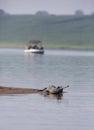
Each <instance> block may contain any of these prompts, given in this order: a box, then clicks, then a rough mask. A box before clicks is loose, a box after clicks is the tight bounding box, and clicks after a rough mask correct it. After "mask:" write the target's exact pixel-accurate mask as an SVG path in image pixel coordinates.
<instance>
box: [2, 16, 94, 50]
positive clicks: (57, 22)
mask: <svg viewBox="0 0 94 130" xmlns="http://www.w3.org/2000/svg"><path fill="white" fill-rule="evenodd" d="M30 39H36V40H41V41H42V42H43V45H44V46H45V47H47V48H59V49H93V50H94V15H82V16H76V15H72V16H68V15H67V16H56V15H46V16H44V15H43V16H42V15H8V16H7V15H6V16H0V46H4V47H8V46H9V47H11V46H12V47H24V45H25V43H26V42H28V41H29V40H30Z"/></svg>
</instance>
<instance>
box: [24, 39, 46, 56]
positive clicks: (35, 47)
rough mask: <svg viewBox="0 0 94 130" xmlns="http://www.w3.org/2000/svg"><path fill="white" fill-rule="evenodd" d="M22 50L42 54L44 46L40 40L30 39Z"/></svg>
mask: <svg viewBox="0 0 94 130" xmlns="http://www.w3.org/2000/svg"><path fill="white" fill-rule="evenodd" d="M24 52H26V53H38V54H43V53H44V47H43V46H42V43H41V41H40V40H30V41H29V42H28V44H27V45H26V47H25V50H24Z"/></svg>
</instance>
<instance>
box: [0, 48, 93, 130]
mask: <svg viewBox="0 0 94 130" xmlns="http://www.w3.org/2000/svg"><path fill="white" fill-rule="evenodd" d="M67 84H69V85H70V86H71V87H70V88H68V89H66V90H65V91H66V93H64V94H63V95H40V94H25V95H24V94H22V95H20V94H19V95H3V96H0V128H1V129H2V130H7V129H9V130H26V129H27V130H58V129H60V130H62V129H64V130H93V129H94V52H86V51H85V52H84V51H81V52H80V51H58V50H47V51H46V50H45V54H44V55H32V54H30V55H25V54H24V50H20V49H19V50H16V49H12V50H11V49H0V85H3V86H14V87H30V88H38V89H43V88H45V87H48V86H49V85H56V86H63V85H64V86H66V85H67Z"/></svg>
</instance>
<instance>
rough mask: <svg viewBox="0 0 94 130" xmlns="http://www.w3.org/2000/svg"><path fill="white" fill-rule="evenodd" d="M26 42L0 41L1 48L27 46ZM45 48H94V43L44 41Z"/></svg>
mask: <svg viewBox="0 0 94 130" xmlns="http://www.w3.org/2000/svg"><path fill="white" fill-rule="evenodd" d="M25 45H26V43H22V42H16V43H12V42H8V43H7V42H0V48H17V49H20V48H23V49H24V48H25ZM43 46H44V48H46V49H60V50H94V45H89V44H85V45H72V44H70V45H67V44H66V45H65V44H54V43H49V44H47V43H44V44H43Z"/></svg>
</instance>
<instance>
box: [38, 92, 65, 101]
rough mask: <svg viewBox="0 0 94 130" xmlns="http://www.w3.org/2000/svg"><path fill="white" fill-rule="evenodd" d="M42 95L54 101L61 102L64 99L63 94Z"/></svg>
mask: <svg viewBox="0 0 94 130" xmlns="http://www.w3.org/2000/svg"><path fill="white" fill-rule="evenodd" d="M41 95H43V96H44V97H47V98H49V99H53V100H61V99H62V97H63V94H62V93H61V94H45V93H43V94H41Z"/></svg>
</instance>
